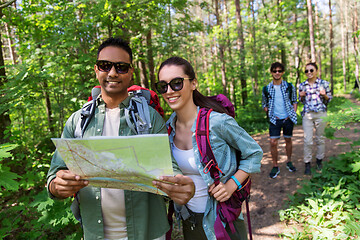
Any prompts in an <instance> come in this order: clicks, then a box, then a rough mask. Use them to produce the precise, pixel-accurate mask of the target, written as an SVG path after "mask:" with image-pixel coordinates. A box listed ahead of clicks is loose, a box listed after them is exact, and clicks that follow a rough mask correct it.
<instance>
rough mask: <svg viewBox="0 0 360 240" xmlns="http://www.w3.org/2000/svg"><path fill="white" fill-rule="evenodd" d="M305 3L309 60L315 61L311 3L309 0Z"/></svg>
mask: <svg viewBox="0 0 360 240" xmlns="http://www.w3.org/2000/svg"><path fill="white" fill-rule="evenodd" d="M306 3H307V13H308V25H309V34H310V54H311V62H316V51H315V37H314V24H313V17H312V4H311V0H306Z"/></svg>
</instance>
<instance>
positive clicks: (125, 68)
mask: <svg viewBox="0 0 360 240" xmlns="http://www.w3.org/2000/svg"><path fill="white" fill-rule="evenodd" d="M96 66H97V67H98V69H99V70H100V71H101V72H110V70H111V68H112V67H113V66H114V67H115V70H116V72H117V73H119V74H125V73H128V72H129V69H130V68H131V67H132V66H131V64H130V63H124V62H110V61H106V60H97V61H96Z"/></svg>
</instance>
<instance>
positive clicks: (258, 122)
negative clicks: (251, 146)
mask: <svg viewBox="0 0 360 240" xmlns="http://www.w3.org/2000/svg"><path fill="white" fill-rule="evenodd" d="M235 118H236V120H237V122H238V123H239V125H240V126H241V127H242V128H244V129H245V130H246V131H247V132H248V133H249V134H255V133H259V132H263V131H265V130H266V129H268V127H269V121H268V120H267V118H266V113H265V111H264V110H263V109H262V106H261V96H257V97H252V98H249V99H248V103H247V104H246V105H245V106H240V107H238V109H237V111H236V116H235Z"/></svg>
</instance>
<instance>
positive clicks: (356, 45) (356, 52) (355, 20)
mask: <svg viewBox="0 0 360 240" xmlns="http://www.w3.org/2000/svg"><path fill="white" fill-rule="evenodd" d="M354 5H355V6H354V8H353V9H355V11H353V23H354V24H353V36H354V39H353V40H354V56H355V64H356V66H355V84H354V89H355V86H356V83H357V85H358V86H359V87H360V82H359V68H360V65H359V37H358V35H357V31H358V30H359V25H358V24H359V23H358V13H357V9H358V2H355V3H354ZM358 90H359V88H358Z"/></svg>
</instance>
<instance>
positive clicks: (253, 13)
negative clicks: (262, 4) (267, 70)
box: [250, 0, 259, 96]
mask: <svg viewBox="0 0 360 240" xmlns="http://www.w3.org/2000/svg"><path fill="white" fill-rule="evenodd" d="M254 4H255V0H252V1H251V3H250V7H251V16H252V28H251V30H252V35H253V41H254V42H253V59H254V64H253V70H254V95H255V96H256V95H257V94H258V90H259V85H258V80H259V79H258V70H257V46H256V27H255V24H256V18H255V9H254Z"/></svg>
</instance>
